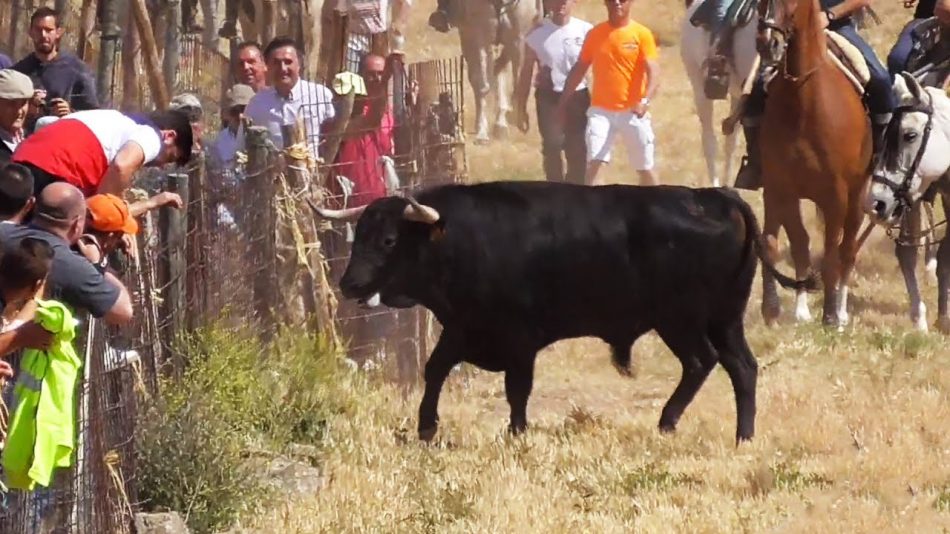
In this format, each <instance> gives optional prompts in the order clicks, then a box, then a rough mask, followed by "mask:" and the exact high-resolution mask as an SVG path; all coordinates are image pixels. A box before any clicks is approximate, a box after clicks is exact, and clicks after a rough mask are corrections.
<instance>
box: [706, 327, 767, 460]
mask: <svg viewBox="0 0 950 534" xmlns="http://www.w3.org/2000/svg"><path fill="white" fill-rule="evenodd" d="M709 339H710V341H712V344H713V346H714V347H715V348H716V350H717V351H718V352H719V363H721V364H722V366H723V367H724V368H725V369H726V373H728V374H729V379H730V380H731V381H732V389H733V391H735V394H736V443H738V442H740V441H744V440H750V439H752V436H753V435H754V434H755V385H756V381H757V379H758V374H759V366H758V364H757V363H756V361H755V356H754V355H753V354H752V350H750V349H749V344H748V342H746V338H745V327H744V326H743V325H742V321H741V320H740V321H737V322H736V323H735V324H733V325H730V326H727V327H721V326H717V327H714V328H712V329H711V330H710V332H709Z"/></svg>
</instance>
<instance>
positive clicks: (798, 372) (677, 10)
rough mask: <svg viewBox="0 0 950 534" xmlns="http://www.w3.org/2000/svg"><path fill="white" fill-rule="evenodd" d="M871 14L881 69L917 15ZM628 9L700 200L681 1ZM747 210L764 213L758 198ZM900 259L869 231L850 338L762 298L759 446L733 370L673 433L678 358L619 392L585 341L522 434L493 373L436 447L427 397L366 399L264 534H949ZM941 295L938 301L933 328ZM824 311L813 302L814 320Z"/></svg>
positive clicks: (264, 520)
mask: <svg viewBox="0 0 950 534" xmlns="http://www.w3.org/2000/svg"><path fill="white" fill-rule="evenodd" d="M434 3H435V2H434V0H425V1H420V2H418V3H417V7H416V12H415V14H414V21H415V22H414V27H415V28H417V29H418V32H417V33H415V34H412V36H411V39H410V44H411V46H412V48H411V49H410V52H411V53H412V54H415V55H417V56H418V57H433V56H435V57H438V56H446V55H450V54H454V53H457V52H456V51H457V50H458V48H457V46H458V45H457V36H456V34H454V33H453V34H450V35H448V36H446V35H441V34H436V33H435V32H433V31H431V30H429V29H428V28H427V27H426V26H425V18H426V17H427V16H428V13H429V12H430V11H431V8H432V6H433V5H434ZM580 3H581V4H582V5H581V7H580V11H581V14H582V15H583V16H585V17H586V18H588V19H589V20H597V19H600V18H601V17H602V6H601V4H600V3H599V2H594V1H591V0H582V1H581V2H580ZM878 5H879V7H878V9H879V12H880V14H881V16H882V18H884V19H885V20H886V21H888V22H887V24H886V27H884V28H876V29H874V31H873V32H874V34H873V36H872V39H871V42H872V43H873V44H874V46H875V47H876V48H877V50H878V51H879V53H880V54H881V55H882V56H883V55H884V54H886V52H887V48H888V46H889V43H890V42H891V41H892V40H893V37H894V36H896V34H897V31H898V29H899V26H900V25H901V24H902V23H903V21H904V20H906V18H907V17H908V16H909V13H908V12H906V11H903V10H902V9H901V8H900V7H899V3H898V2H888V3H884V2H879V3H878ZM634 9H635V12H636V13H637V17H638V18H640V19H641V20H642V21H644V22H645V23H647V25H648V26H650V27H652V28H654V29H655V31H656V32H657V33H658V34H659V36H660V39H661V41H662V42H663V43H664V44H665V46H664V47H663V49H662V56H661V62H662V66H663V69H664V82H663V89H662V95H661V96H660V97H659V98H658V99H657V103H656V111H655V112H654V116H655V121H656V127H657V133H658V150H659V166H660V171H661V178H662V180H663V181H664V182H668V183H682V184H690V185H699V184H700V183H702V180H703V179H704V177H703V174H702V173H703V170H702V169H703V164H702V159H701V156H700V152H699V129H698V124H697V122H696V119H695V116H694V115H693V108H692V100H691V96H690V89H689V85H688V83H687V81H686V78H685V75H684V73H683V69H682V65H681V64H680V62H679V57H678V53H677V50H676V48H675V47H676V36H677V34H678V25H679V23H680V20H681V17H682V12H683V7H682V2H680V1H678V0H665V1H664V2H656V3H647V2H646V1H645V0H639V1H638V3H637V4H635V6H634ZM532 107H533V106H532ZM469 109H471V107H470V108H469ZM466 126H467V127H468V129H469V130H471V128H472V122H471V119H470V120H469V121H468V123H467V124H466ZM538 149H539V142H538V135H537V133H536V131H532V132H530V133H529V134H528V135H521V134H520V133H516V132H513V133H512V138H511V139H510V140H509V141H507V142H504V143H499V142H496V143H494V144H492V145H491V146H488V147H474V146H473V147H471V148H470V150H469V158H470V162H471V163H472V169H473V178H474V179H475V180H495V179H502V178H511V177H518V178H523V179H540V177H541V169H540V155H539V153H538ZM615 158H616V161H617V162H618V163H617V164H614V165H612V166H611V167H610V168H608V169H607V172H608V173H609V176H610V179H611V180H612V181H616V182H624V181H628V180H629V179H630V178H632V176H633V173H631V172H630V171H629V169H627V168H626V164H625V162H624V158H622V157H621V156H620V154H616V155H615ZM729 181H730V182H731V179H729ZM743 195H744V196H745V198H747V199H749V201H750V202H751V203H752V204H753V205H754V206H755V207H756V210H757V211H758V213H759V214H760V216H761V200H760V199H761V194H760V193H743ZM811 226H812V227H815V224H812V225H811ZM818 242H820V241H819V240H817V239H813V243H818ZM892 250H893V248H892V246H891V245H890V244H889V243H888V242H887V241H886V240H884V238H883V236H881V235H875V236H874V237H872V239H871V241H870V242H869V243H868V245H867V246H866V248H865V249H864V251H863V252H862V255H861V257H860V258H859V264H858V272H857V276H856V278H857V280H856V284H855V286H856V287H855V288H854V290H853V299H852V318H853V320H852V325H851V326H850V327H849V328H848V329H847V331H845V332H843V333H840V334H838V333H830V332H827V331H824V330H822V329H821V328H820V327H818V326H817V325H801V326H796V325H794V324H793V323H792V322H791V319H790V318H789V317H788V313H787V312H788V309H789V307H790V306H791V298H790V295H789V294H787V293H786V294H784V295H783V299H784V304H785V312H786V313H785V314H784V316H783V325H782V326H781V327H779V328H771V329H769V328H766V327H764V326H763V325H762V322H761V319H760V316H759V313H758V305H759V302H760V296H759V295H760V292H759V288H758V287H756V292H755V293H754V295H753V298H752V301H751V302H750V306H749V312H748V325H749V338H750V344H751V346H752V348H753V351H754V352H755V353H756V355H757V357H758V359H759V363H760V367H761V373H760V381H759V389H758V400H759V414H758V418H757V423H758V428H757V436H756V439H755V440H754V442H753V443H752V444H749V445H743V446H742V447H740V448H738V449H737V448H735V446H734V443H733V433H734V430H735V403H734V400H733V395H732V390H731V387H730V385H729V381H728V379H727V377H726V375H725V373H724V372H723V371H722V370H721V369H717V370H716V371H715V372H714V373H713V375H712V376H711V377H710V378H709V380H708V382H707V383H706V385H705V386H704V388H703V389H702V390H701V391H700V393H699V394H698V395H697V397H696V399H695V401H694V402H693V404H692V405H691V406H690V408H689V409H688V410H687V411H686V414H685V415H684V417H683V419H682V421H681V422H680V425H679V430H678V432H677V433H676V434H675V435H670V436H665V435H660V434H659V433H658V432H657V430H656V428H655V425H656V422H657V420H658V417H659V410H660V407H661V406H662V403H663V402H665V400H666V398H667V397H668V396H669V394H670V393H671V392H672V389H673V387H674V385H675V383H676V381H677V380H678V377H679V367H678V364H677V362H676V360H675V358H673V357H672V355H671V354H670V353H669V351H668V349H667V348H666V347H665V346H664V345H663V344H662V343H661V342H659V340H658V339H657V338H656V337H655V336H653V335H649V336H647V337H645V338H643V339H641V340H640V341H639V342H638V343H637V345H636V346H635V348H634V351H635V360H636V362H637V366H638V371H639V374H638V377H637V378H634V379H623V378H621V377H620V376H618V375H617V374H616V373H615V372H614V370H613V368H612V367H611V366H610V365H609V356H608V351H607V348H606V346H605V345H602V344H601V343H600V342H599V341H594V340H588V339H583V340H574V341H568V342H562V343H558V344H556V345H554V346H552V347H549V348H548V349H547V350H545V351H544V353H543V354H542V355H541V356H540V358H539V361H538V367H537V373H536V380H535V388H534V393H533V395H532V397H531V401H530V403H529V406H528V416H529V420H530V421H531V423H532V427H531V428H530V429H529V431H528V433H527V434H526V435H525V436H524V437H523V438H517V439H512V438H509V437H507V436H506V435H505V433H504V428H505V425H506V423H507V403H506V402H505V398H504V390H503V387H504V386H503V380H502V375H500V374H491V373H484V372H480V371H477V370H473V369H470V368H465V370H464V371H463V372H461V373H453V375H452V376H451V377H450V379H449V381H448V383H447V385H446V388H445V390H444V393H443V396H442V402H441V404H440V406H441V410H440V414H441V417H442V426H441V428H440V433H439V437H438V438H437V443H436V444H435V445H432V446H424V445H420V444H419V443H417V441H416V440H415V430H414V429H415V425H416V413H417V407H418V401H419V399H420V395H421V392H420V391H413V392H412V393H411V394H410V395H408V398H405V399H403V398H402V397H401V396H400V395H399V394H398V393H397V392H396V390H395V389H394V388H392V387H390V386H385V385H379V386H377V387H375V388H373V389H372V391H371V392H369V393H367V394H366V396H365V398H364V399H363V402H362V403H361V407H360V409H359V411H358V412H356V413H354V414H351V415H350V416H348V417H346V418H342V417H341V418H339V419H337V420H334V421H333V422H332V431H331V435H332V436H333V437H332V440H333V441H332V443H331V444H330V446H329V447H328V456H327V457H326V458H325V464H324V467H325V469H326V470H327V473H328V475H329V477H330V481H329V484H328V486H327V487H326V488H325V489H324V490H323V491H322V492H321V493H320V494H318V495H315V496H313V497H312V498H310V499H305V500H303V501H301V502H295V503H285V504H281V505H279V506H277V508H275V509H274V510H273V511H272V512H270V513H269V514H267V515H265V516H264V517H261V518H260V521H259V524H260V525H261V526H262V527H264V529H266V530H267V531H270V532H281V533H284V532H519V533H520V532H569V531H582V532H631V531H636V532H651V533H652V532H739V531H741V532H802V531H806V530H809V531H812V532H948V531H950V432H948V429H950V402H948V401H950V370H948V365H947V364H948V360H950V358H948V352H947V350H946V348H945V347H946V346H947V341H948V340H947V338H946V337H943V336H941V335H938V334H930V335H921V334H916V333H911V332H910V327H909V320H908V319H906V317H905V312H904V310H905V309H906V296H905V293H904V290H903V283H902V280H901V278H900V275H899V272H898V270H897V264H896V261H895V259H894V257H893V252H892ZM785 268H787V265H786V266H785ZM757 286H758V284H757ZM934 293H935V289H934V287H933V286H932V285H931V286H929V287H927V288H926V295H927V299H928V300H927V302H928V305H929V307H930V308H931V312H930V318H931V321H933V317H934V316H933V314H934V308H935V305H934V302H935V301H934V297H935V295H934ZM818 302H819V295H814V296H813V298H812V303H813V308H812V309H813V311H819V308H818Z"/></svg>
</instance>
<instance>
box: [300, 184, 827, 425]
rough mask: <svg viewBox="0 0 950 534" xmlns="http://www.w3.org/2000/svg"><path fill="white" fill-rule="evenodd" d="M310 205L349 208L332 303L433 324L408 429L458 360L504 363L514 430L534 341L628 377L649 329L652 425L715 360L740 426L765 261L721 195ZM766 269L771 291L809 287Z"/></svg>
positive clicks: (630, 189) (742, 218) (442, 194)
mask: <svg viewBox="0 0 950 534" xmlns="http://www.w3.org/2000/svg"><path fill="white" fill-rule="evenodd" d="M314 209H315V210H316V211H317V212H318V214H320V215H321V216H323V217H326V218H337V219H339V218H350V219H352V218H355V217H357V216H358V217H359V220H358V222H357V225H356V234H355V239H354V243H353V248H352V252H351V256H350V259H349V264H348V265H347V268H346V272H345V273H344V274H343V277H342V279H341V281H340V289H341V290H342V293H343V295H344V296H345V297H346V298H352V299H367V298H369V297H371V296H373V295H375V294H377V293H379V295H380V297H381V299H382V302H383V303H384V304H386V305H387V306H391V307H396V308H404V307H410V306H413V305H415V304H421V305H423V306H425V307H426V308H428V309H429V310H431V311H432V312H433V313H434V314H435V316H436V318H437V319H438V320H439V322H440V323H441V324H442V327H443V330H442V335H441V337H440V338H439V341H438V343H437V344H436V347H435V349H434V350H433V351H432V354H431V356H430V357H429V361H428V363H426V366H425V393H424V394H423V397H422V402H421V405H420V407H419V435H420V438H422V439H425V440H429V439H431V438H432V437H433V436H434V435H435V431H436V428H437V425H438V413H437V407H438V401H439V394H440V392H441V389H442V384H443V382H444V381H445V378H446V376H447V375H448V374H449V371H450V370H451V369H452V367H454V366H455V365H456V364H458V363H459V362H462V361H465V362H469V363H471V364H473V365H476V366H478V367H480V368H482V369H486V370H489V371H504V372H505V395H506V397H507V399H508V403H509V405H510V407H511V419H510V429H511V430H512V431H513V432H515V433H517V432H520V431H522V430H524V429H525V427H526V426H527V416H526V409H527V403H528V396H529V395H530V393H531V387H532V381H533V375H534V362H535V357H536V355H537V352H538V351H539V350H541V349H542V348H544V347H545V346H547V345H549V344H551V343H553V342H555V341H558V340H561V339H567V338H575V337H582V336H593V337H599V338H601V339H603V340H604V341H605V342H607V343H608V344H609V345H610V346H611V348H612V350H613V363H614V365H615V366H616V367H617V368H618V370H620V371H621V372H622V373H629V366H630V349H631V347H632V345H633V343H634V342H635V341H636V339H637V338H638V337H640V336H641V335H643V334H644V333H646V332H649V331H650V330H656V332H657V333H658V334H659V336H660V337H661V338H662V339H663V341H664V342H665V343H666V345H667V346H668V347H669V348H670V349H671V350H672V352H673V353H674V354H675V355H676V357H677V358H678V359H679V360H680V363H681V364H682V367H683V374H682V378H681V379H680V382H679V385H677V387H676V389H675V391H673V394H672V396H671V397H670V399H669V400H668V401H667V403H666V405H665V406H664V408H663V411H662V414H661V416H660V422H659V427H660V429H661V430H662V431H672V430H674V429H675V427H676V424H677V421H678V420H679V418H680V416H681V415H682V413H683V411H684V410H685V409H686V406H687V405H688V404H689V403H690V401H691V400H692V399H693V397H694V396H695V394H696V392H697V391H698V390H699V388H700V386H701V385H702V383H703V382H704V380H705V379H706V377H707V376H708V375H709V373H710V371H711V370H712V369H713V367H714V366H715V365H716V363H721V364H722V365H723V367H724V368H725V369H726V372H727V373H728V374H729V378H730V379H731V381H732V386H733V389H734V391H735V396H736V411H737V420H738V422H737V429H736V438H737V440H743V439H749V438H751V437H752V435H753V433H754V427H755V410H756V408H755V387H756V376H757V372H758V371H757V364H756V360H755V356H754V355H753V354H752V352H751V350H750V349H749V346H748V344H747V342H746V338H745V331H744V325H743V315H744V311H745V308H746V304H747V302H748V300H749V294H750V292H751V286H752V281H753V278H754V276H755V271H756V265H757V264H758V261H759V260H760V259H761V260H762V262H763V265H764V266H765V268H767V269H769V270H770V272H775V268H774V267H773V266H772V264H771V263H770V262H769V261H768V260H766V259H765V258H764V257H763V256H762V245H761V234H760V232H759V227H758V223H757V221H756V218H755V215H754V213H753V212H752V209H751V208H750V207H749V205H748V204H747V203H745V202H744V201H743V200H742V199H741V198H740V197H739V196H738V195H737V194H735V193H734V192H731V191H728V190H725V189H691V188H686V187H677V186H658V187H637V186H621V185H616V186H605V187H588V186H579V185H572V184H560V183H548V182H493V183H485V184H476V185H447V186H439V187H434V188H431V189H428V190H425V191H423V192H422V193H420V194H419V195H418V197H417V199H416V200H413V199H411V198H402V197H386V198H381V199H378V200H376V201H374V202H373V203H371V204H370V205H369V206H367V207H365V209H363V210H361V209H359V208H356V209H352V210H347V211H345V212H344V211H330V210H322V209H319V208H316V207H314ZM775 274H776V278H778V279H779V280H780V282H781V283H782V285H783V286H785V287H809V288H810V287H813V285H814V284H813V281H812V280H806V281H800V282H797V281H795V280H792V279H790V278H788V277H785V276H782V275H780V274H778V273H777V272H775Z"/></svg>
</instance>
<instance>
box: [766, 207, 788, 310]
mask: <svg viewBox="0 0 950 534" xmlns="http://www.w3.org/2000/svg"><path fill="white" fill-rule="evenodd" d="M764 197H765V221H764V223H763V225H762V237H763V238H764V239H765V247H766V251H765V252H766V257H767V258H769V260H770V261H773V262H774V261H775V258H777V257H778V231H779V228H781V226H782V213H781V211H782V207H783V206H782V199H781V198H777V196H776V195H775V194H770V190H769V189H766V190H765V193H764ZM781 312H782V306H781V303H780V302H779V298H778V288H777V287H776V284H775V277H774V276H772V274H771V273H769V272H768V270H766V269H762V319H763V320H764V321H765V324H767V325H770V326H771V325H772V324H774V323H775V321H776V320H777V319H778V316H779V314H781Z"/></svg>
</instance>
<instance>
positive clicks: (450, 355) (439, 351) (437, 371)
mask: <svg viewBox="0 0 950 534" xmlns="http://www.w3.org/2000/svg"><path fill="white" fill-rule="evenodd" d="M464 349H465V344H464V340H463V339H462V337H461V335H460V334H459V333H457V332H456V331H455V330H449V329H446V330H443V331H442V335H441V336H439V341H438V343H436V345H435V349H433V350H432V355H431V356H429V361H428V362H426V368H425V381H426V388H425V393H423V394H422V402H421V403H420V404H419V439H421V440H423V441H430V440H432V438H433V437H435V433H436V431H437V430H438V428H439V411H438V409H439V395H440V394H441V393H442V384H444V383H445V378H446V377H447V376H449V371H451V370H452V367H455V365H456V364H457V363H459V362H460V361H462V351H463V350H464Z"/></svg>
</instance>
